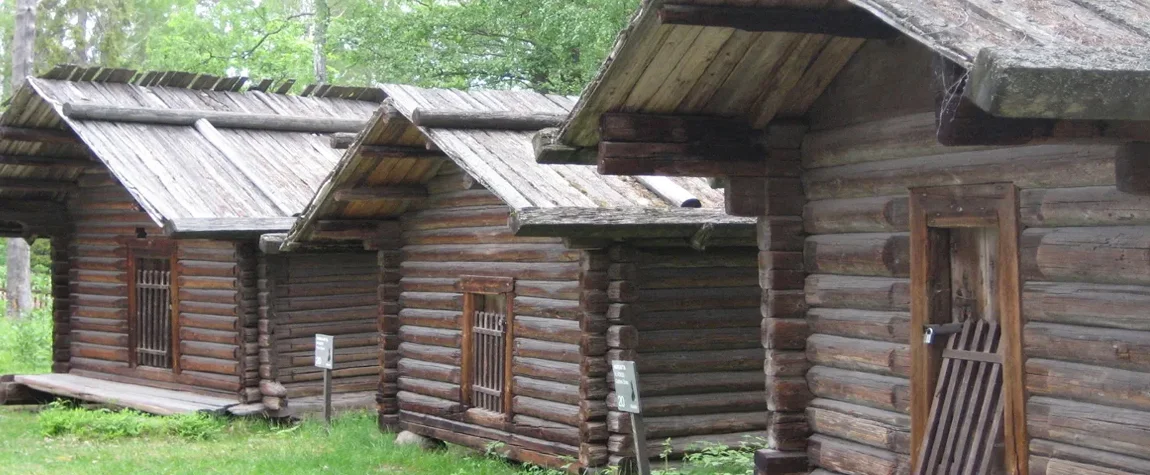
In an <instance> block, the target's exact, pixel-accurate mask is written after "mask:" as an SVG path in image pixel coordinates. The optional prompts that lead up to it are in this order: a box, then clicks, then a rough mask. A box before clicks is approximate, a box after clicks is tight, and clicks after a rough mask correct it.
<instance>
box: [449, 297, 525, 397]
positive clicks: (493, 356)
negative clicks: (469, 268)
mask: <svg viewBox="0 0 1150 475" xmlns="http://www.w3.org/2000/svg"><path fill="white" fill-rule="evenodd" d="M513 288H514V282H513V280H512V279H510V278H506V277H478V276H464V277H463V278H462V279H461V280H460V290H462V291H463V292H464V294H463V295H464V302H463V307H464V308H463V348H462V350H463V351H462V355H463V362H462V370H463V384H462V394H461V396H462V401H463V404H465V405H467V406H469V407H472V408H475V409H482V410H485V411H489V412H492V413H495V414H500V415H502V417H504V418H507V417H510V415H511V397H512V396H511V364H512V343H513V340H514V324H513V322H514V316H513V315H512V312H511V308H512V305H511V304H512V302H513V301H514V293H513Z"/></svg>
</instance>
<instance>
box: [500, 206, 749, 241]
mask: <svg viewBox="0 0 1150 475" xmlns="http://www.w3.org/2000/svg"><path fill="white" fill-rule="evenodd" d="M703 224H709V225H710V226H711V227H712V228H711V231H710V232H711V236H712V237H722V238H753V237H754V229H753V225H754V222H753V221H752V220H750V219H748V218H739V217H733V216H727V215H726V214H725V213H723V212H722V210H715V209H702V208H699V209H687V208H668V209H656V208H642V209H599V208H595V209H589V208H572V207H560V208H524V209H520V210H517V211H516V212H514V213H512V214H511V219H510V221H509V222H508V226H509V227H510V228H511V230H512V231H513V232H514V233H515V234H516V235H519V236H559V237H578V238H604V239H626V238H691V237H694V236H695V234H696V233H698V232H699V229H700V228H701V227H702V226H703Z"/></svg>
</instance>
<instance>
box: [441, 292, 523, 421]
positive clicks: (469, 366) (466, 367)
mask: <svg viewBox="0 0 1150 475" xmlns="http://www.w3.org/2000/svg"><path fill="white" fill-rule="evenodd" d="M456 289H457V290H459V291H461V292H463V316H462V319H461V325H462V330H463V332H462V333H463V339H462V342H461V344H460V351H461V360H462V361H461V364H460V373H461V377H460V384H459V387H460V392H461V394H460V399H459V401H460V403H462V404H463V405H464V406H465V407H467V408H469V409H470V408H471V407H472V406H471V386H472V372H473V366H474V365H475V361H474V358H473V355H472V352H471V351H470V350H471V347H472V344H473V341H474V335H473V331H472V329H473V328H474V317H475V307H476V301H477V300H478V299H477V298H476V297H477V296H481V295H503V296H504V300H505V305H506V309H505V312H506V315H507V317H506V318H507V321H506V323H505V328H506V332H505V335H504V337H503V338H504V340H503V361H504V364H503V413H502V414H501V416H502V419H503V420H504V421H510V420H511V416H512V413H511V399H512V394H511V377H512V372H511V367H512V358H513V356H514V354H513V353H514V348H515V324H514V322H515V313H514V312H513V310H514V308H515V279H514V278H512V277H490V276H477V275H465V276H461V277H460V278H459V283H458V284H456Z"/></svg>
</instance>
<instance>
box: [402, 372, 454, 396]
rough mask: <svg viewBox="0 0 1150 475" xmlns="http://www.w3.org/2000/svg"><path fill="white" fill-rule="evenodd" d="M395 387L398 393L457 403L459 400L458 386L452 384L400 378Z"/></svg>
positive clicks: (405, 377)
mask: <svg viewBox="0 0 1150 475" xmlns="http://www.w3.org/2000/svg"><path fill="white" fill-rule="evenodd" d="M397 385H398V388H399V390H400V391H407V392H411V393H415V394H420V395H423V396H431V397H435V398H439V399H443V400H446V401H452V402H459V400H460V398H461V390H460V386H459V385H458V384H454V383H445V382H443V381H432V380H429V379H419V378H412V377H407V376H400V377H399V379H398V380H397Z"/></svg>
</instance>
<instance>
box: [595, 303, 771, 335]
mask: <svg viewBox="0 0 1150 475" xmlns="http://www.w3.org/2000/svg"><path fill="white" fill-rule="evenodd" d="M634 308H635V307H628V306H622V305H620V306H615V305H612V306H611V308H610V309H608V313H607V316H608V318H609V319H612V321H613V322H616V323H623V324H628V325H631V326H634V327H635V328H636V329H637V330H639V331H644V330H689V329H702V328H728V327H729V328H752V327H757V326H759V323H760V322H761V321H762V315H761V314H760V313H759V309H758V308H730V309H715V310H667V311H660V312H634V311H632V310H633V309H634Z"/></svg>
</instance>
